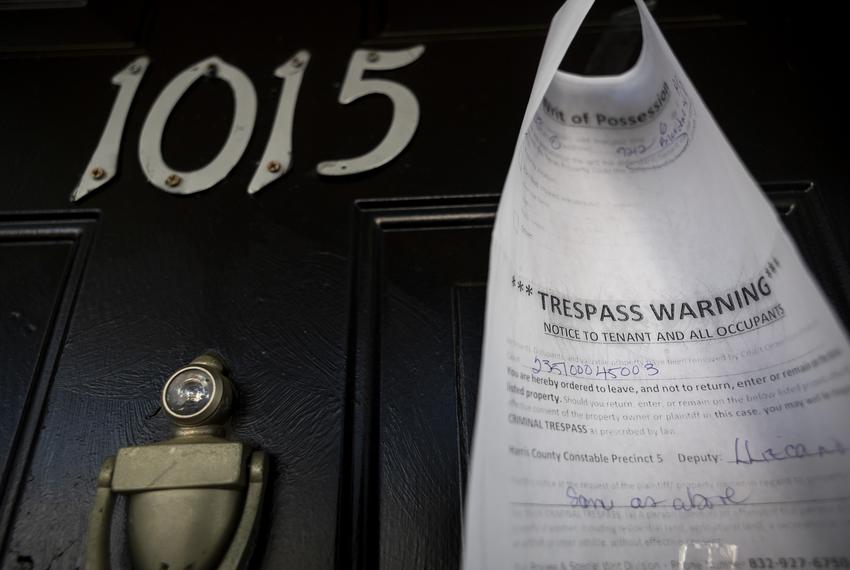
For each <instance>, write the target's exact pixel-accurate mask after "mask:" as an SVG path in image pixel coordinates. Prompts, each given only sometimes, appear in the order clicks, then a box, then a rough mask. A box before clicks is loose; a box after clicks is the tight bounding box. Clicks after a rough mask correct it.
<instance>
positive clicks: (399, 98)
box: [316, 45, 425, 176]
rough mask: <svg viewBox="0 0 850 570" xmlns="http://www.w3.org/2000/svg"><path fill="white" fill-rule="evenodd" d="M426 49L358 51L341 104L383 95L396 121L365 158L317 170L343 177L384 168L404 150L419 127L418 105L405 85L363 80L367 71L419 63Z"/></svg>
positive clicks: (325, 164)
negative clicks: (391, 108) (390, 103)
mask: <svg viewBox="0 0 850 570" xmlns="http://www.w3.org/2000/svg"><path fill="white" fill-rule="evenodd" d="M424 51H425V46H422V45H418V46H414V47H412V48H409V49H405V50H400V51H375V50H363V49H358V50H355V51H354V53H353V54H351V60H350V61H349V62H348V71H347V72H346V74H345V81H344V82H343V84H342V89H341V90H340V93H339V102H340V103H342V104H343V105H347V104H349V103H351V102H352V101H356V100H357V99H359V98H360V97H363V96H365V95H371V94H373V93H380V94H383V95H386V96H387V97H389V98H390V100H391V101H392V102H393V118H392V123H391V124H390V128H389V130H388V131H387V134H386V135H384V139H383V140H382V141H381V142H380V143H378V146H376V147H375V148H373V149H372V150H371V151H369V152H367V153H366V154H364V155H362V156H358V157H354V158H346V159H341V160H332V161H326V162H320V163H319V165H318V166H317V167H316V170H317V171H318V173H319V174H324V175H325V176H344V175H347V174H357V173H359V172H366V171H367V170H372V169H374V168H378V167H379V166H382V165H384V164H386V163H388V162H389V161H391V160H392V159H394V158H395V157H396V156H398V155H399V154H400V153H401V151H403V150H404V149H405V147H406V146H407V145H408V143H409V142H410V140H411V139H412V138H413V133H414V132H416V126H417V125H418V124H419V102H418V101H417V100H416V96H415V95H414V94H413V93H412V92H411V91H410V89H408V88H407V87H405V86H404V85H401V84H399V83H396V82H395V81H388V80H386V79H363V72H364V71H366V70H389V69H398V68H400V67H404V66H405V65H409V64H411V63H413V62H414V61H416V60H417V59H419V56H421V55H422V53H423V52H424Z"/></svg>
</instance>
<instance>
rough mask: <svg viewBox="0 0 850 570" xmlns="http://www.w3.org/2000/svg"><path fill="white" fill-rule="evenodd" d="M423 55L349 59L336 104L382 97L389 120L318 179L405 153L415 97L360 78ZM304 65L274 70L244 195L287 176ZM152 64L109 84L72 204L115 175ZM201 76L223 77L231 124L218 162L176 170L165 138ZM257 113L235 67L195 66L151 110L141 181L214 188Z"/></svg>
mask: <svg viewBox="0 0 850 570" xmlns="http://www.w3.org/2000/svg"><path fill="white" fill-rule="evenodd" d="M424 51H425V47H424V46H421V45H419V46H414V47H412V48H409V49H405V50H399V51H378V50H363V49H358V50H355V51H354V53H352V54H351V59H350V60H349V62H348V70H347V71H346V74H345V79H344V80H343V83H342V88H341V90H340V93H339V102H340V103H342V104H343V105H347V104H348V103H351V102H352V101H355V100H357V99H359V98H360V97H364V96H366V95H371V94H381V95H385V96H387V97H389V99H390V101H392V104H393V115H392V121H391V122H390V126H389V129H387V132H386V134H385V135H384V138H383V139H382V140H381V142H380V143H378V146H376V147H375V148H373V149H372V150H370V151H369V152H367V153H366V154H363V155H361V156H356V157H352V158H343V159H337V160H329V161H324V162H320V163H319V164H318V165H317V166H316V170H317V171H318V173H319V174H322V175H325V176H345V175H348V174H357V173H360V172H366V171H368V170H372V169H374V168H378V167H379V166H382V165H384V164H386V163H388V162H389V161H391V160H392V159H393V158H395V157H396V156H398V155H399V153H401V151H403V150H404V148H405V147H406V146H407V144H408V143H409V142H410V140H411V139H412V138H413V133H414V132H415V131H416V126H417V125H418V124H419V103H418V101H417V100H416V96H415V95H414V94H413V93H412V92H411V91H410V89H408V88H407V87H405V86H404V85H401V84H399V83H396V82H395V81H389V80H386V79H364V78H363V73H364V72H365V71H370V70H374V71H382V70H383V71H385V70H390V69H398V68H400V67H404V66H405V65H408V64H410V63H413V62H414V61H416V60H417V59H418V58H419V56H421V55H422V53H423V52H424ZM309 62H310V54H309V52H307V51H304V50H302V51H299V52H298V53H296V54H295V55H294V56H292V57H291V58H290V59H289V60H288V61H286V62H285V63H284V64H283V65H281V66H280V67H278V68H277V69H276V70H275V76H276V77H279V78H280V79H282V80H283V90H282V91H281V94H280V99H279V100H278V105H277V114H276V115H275V119H274V124H273V126H272V130H271V134H270V135H269V139H268V142H267V143H266V148H265V151H264V152H263V158H262V160H260V163H259V166H258V167H257V170H256V172H255V173H254V177H253V178H252V179H251V182H250V183H249V185H248V193H249V194H253V193H255V192H258V191H259V190H261V189H262V188H263V187H265V186H266V185H268V184H269V183H271V182H273V181H275V180H277V179H278V178H280V177H281V176H283V175H284V174H285V173H286V172H287V171H288V170H289V167H290V165H291V163H292V124H293V119H294V116H295V102H296V100H297V99H298V92H299V91H300V88H301V79H302V78H303V76H304V71H305V70H306V69H307V64H308V63H309ZM149 63H150V60H149V59H148V58H147V57H140V58H138V59H136V60H135V61H133V62H132V63H131V64H130V65H128V66H127V67H126V68H124V69H122V70H121V71H119V72H118V73H117V74H116V75H115V77H113V78H112V82H113V83H114V84H116V85H118V87H119V90H118V96H117V97H116V98H115V103H114V104H113V105H112V111H111V112H110V114H109V119H108V120H107V122H106V126H105V127H104V129H103V134H102V135H101V137H100V141H99V142H98V145H97V148H96V149H95V151H94V153H93V154H92V157H91V160H90V161H89V164H88V166H87V167H86V170H85V172H84V173H83V176H82V178H81V179H80V183H79V184H78V185H77V188H76V189H75V190H74V192H73V194H72V195H71V201H74V202H76V201H77V200H80V199H81V198H83V197H84V196H86V195H87V194H89V193H90V192H92V191H94V190H96V189H97V188H100V187H101V186H103V185H104V184H106V183H107V182H109V181H110V180H112V179H113V178H114V177H115V174H116V171H117V168H118V154H119V148H120V145H121V135H122V133H123V132H124V125H125V123H126V121H127V115H128V113H129V111H130V105H131V103H132V102H133V97H134V96H135V95H136V90H137V89H138V87H139V83H141V81H142V77H143V76H144V74H145V71H146V70H147V68H148V65H149ZM202 76H208V77H215V78H217V79H221V80H222V81H225V82H226V83H227V84H228V85H229V86H230V89H231V90H232V91H233V99H234V112H233V123H232V124H231V126H230V132H229V134H228V136H227V140H226V141H225V142H224V145H222V147H221V149H220V150H219V152H218V154H217V155H216V156H215V158H213V159H212V160H211V161H210V162H209V163H207V164H206V165H204V166H203V167H201V168H199V169H197V170H192V171H188V172H187V171H180V170H177V169H174V168H171V167H169V166H168V165H167V164H166V163H165V159H164V158H163V156H162V135H163V131H164V130H165V124H166V122H167V121H168V117H169V115H170V114H171V111H172V110H173V109H174V107H175V105H176V104H177V102H178V101H179V100H180V98H181V97H182V96H183V94H184V93H186V90H187V89H188V88H189V87H190V86H191V85H192V84H193V83H194V82H195V81H197V80H198V79H199V78H200V77H202ZM256 115H257V93H256V91H255V90H254V85H253V83H251V80H250V79H249V78H248V76H247V75H245V74H244V73H243V72H242V71H241V70H240V69H239V68H238V67H234V66H232V65H230V64H228V63H227V62H225V61H224V60H222V59H220V58H218V57H215V56H212V57H209V58H207V59H205V60H203V61H200V62H198V63H196V64H195V65H192V66H191V67H189V68H188V69H186V70H184V71H182V72H181V73H179V74H178V75H177V76H176V77H174V79H172V80H171V82H170V83H169V84H168V85H166V86H165V88H164V89H163V90H162V92H161V93H160V94H159V97H157V99H156V101H155V102H154V104H153V106H151V108H150V110H149V111H148V115H147V118H146V119H145V123H144V126H143V127H142V132H141V135H140V137H139V162H140V163H141V166H142V170H143V171H144V173H145V176H146V177H147V179H148V181H149V182H150V183H151V184H153V185H154V186H156V187H157V188H159V189H161V190H164V191H166V192H170V193H172V194H194V193H196V192H201V191H203V190H206V189H208V188H211V187H212V186H215V185H216V184H217V183H218V182H220V181H221V180H222V179H223V178H224V177H225V176H227V174H228V173H229V172H230V171H231V170H232V169H233V167H234V166H236V163H238V162H239V159H240V158H242V154H243V153H244V152H245V149H246V148H247V146H248V141H249V140H250V138H251V133H252V132H253V130H254V119H255V117H256Z"/></svg>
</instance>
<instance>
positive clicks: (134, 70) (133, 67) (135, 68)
mask: <svg viewBox="0 0 850 570" xmlns="http://www.w3.org/2000/svg"><path fill="white" fill-rule="evenodd" d="M141 70H142V66H141V65H139V64H138V63H134V64H132V65H131V66H130V73H132V74H133V75H136V74H137V73H139V72H140V71H141Z"/></svg>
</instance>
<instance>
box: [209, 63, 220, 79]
mask: <svg viewBox="0 0 850 570" xmlns="http://www.w3.org/2000/svg"><path fill="white" fill-rule="evenodd" d="M207 77H218V65H216V64H215V63H210V64H209V65H207Z"/></svg>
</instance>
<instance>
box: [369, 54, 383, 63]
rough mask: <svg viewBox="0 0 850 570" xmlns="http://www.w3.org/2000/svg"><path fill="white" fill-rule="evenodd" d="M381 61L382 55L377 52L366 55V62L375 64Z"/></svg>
mask: <svg viewBox="0 0 850 570" xmlns="http://www.w3.org/2000/svg"><path fill="white" fill-rule="evenodd" d="M379 59H381V55H380V54H379V53H378V52H376V51H370V52H369V53H367V54H366V61H368V62H369V63H375V62H376V61H378V60H379Z"/></svg>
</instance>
